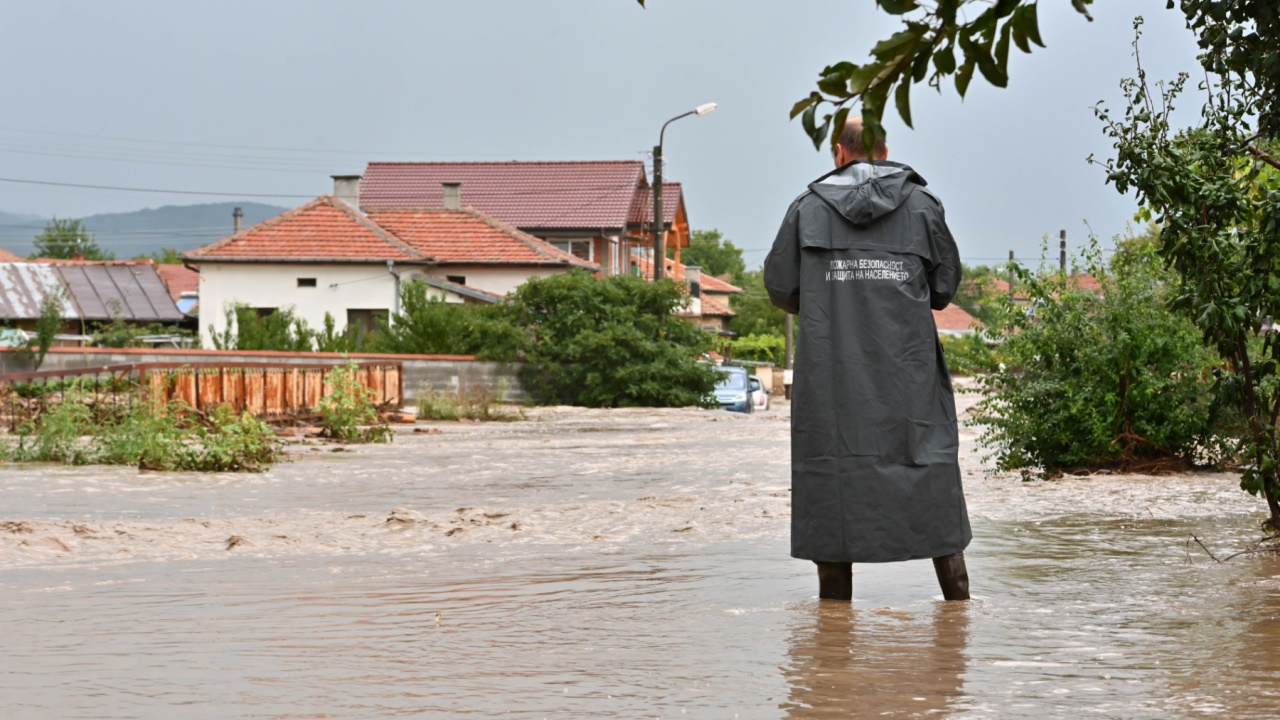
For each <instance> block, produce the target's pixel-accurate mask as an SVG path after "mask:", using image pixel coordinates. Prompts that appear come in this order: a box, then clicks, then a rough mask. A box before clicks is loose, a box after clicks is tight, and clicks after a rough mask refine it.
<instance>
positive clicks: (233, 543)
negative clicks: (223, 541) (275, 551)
mask: <svg viewBox="0 0 1280 720" xmlns="http://www.w3.org/2000/svg"><path fill="white" fill-rule="evenodd" d="M252 544H253V543H252V542H249V538H247V537H245V536H243V535H232V536H231V537H229V538H227V549H228V550H230V549H231V548H235V547H240V546H241V545H252Z"/></svg>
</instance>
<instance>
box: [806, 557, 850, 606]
mask: <svg viewBox="0 0 1280 720" xmlns="http://www.w3.org/2000/svg"><path fill="white" fill-rule="evenodd" d="M814 564H816V565H817V566H818V597H819V598H822V599H824V600H852V599H853V563H839V562H818V561H816V560H815V561H814Z"/></svg>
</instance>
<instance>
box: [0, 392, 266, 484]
mask: <svg viewBox="0 0 1280 720" xmlns="http://www.w3.org/2000/svg"><path fill="white" fill-rule="evenodd" d="M105 397H106V398H107V399H105V400H102V399H98V398H96V397H93V396H91V395H90V393H89V392H88V390H87V389H86V388H84V387H78V386H72V387H70V388H68V389H67V390H65V391H64V392H63V394H62V397H61V398H60V399H58V400H56V402H52V403H51V404H50V405H49V406H48V408H47V409H46V410H45V411H44V412H43V413H41V414H39V415H37V416H36V417H34V418H32V419H29V420H26V421H24V422H23V423H22V424H20V425H19V427H18V429H17V432H16V434H17V441H16V442H13V443H0V457H3V459H6V460H10V461H15V462H59V463H64V464H68V465H89V464H106V465H132V466H135V467H139V468H142V469H146V470H193V471H199V472H262V471H265V470H267V469H269V467H270V465H271V464H272V463H274V462H277V461H279V460H280V459H282V458H283V457H284V453H283V449H282V446H281V444H280V441H279V440H277V439H276V436H275V433H274V432H273V431H272V430H271V428H270V427H268V426H267V424H266V423H263V422H261V421H259V420H257V419H256V418H254V417H253V416H252V415H250V414H249V413H243V414H240V415H237V414H236V413H235V412H233V411H232V410H231V409H230V408H227V407H226V406H221V407H219V408H217V409H215V410H214V411H212V412H210V413H209V414H208V415H205V414H202V413H200V412H198V411H196V410H194V409H193V408H191V407H189V406H188V405H186V404H184V403H182V402H180V401H174V402H171V403H169V404H168V405H165V406H163V407H156V406H155V405H154V404H153V403H152V402H151V400H149V399H148V398H147V397H145V395H144V394H143V393H142V391H141V389H135V390H134V391H133V392H128V393H124V394H115V395H109V396H105ZM50 400H53V398H50Z"/></svg>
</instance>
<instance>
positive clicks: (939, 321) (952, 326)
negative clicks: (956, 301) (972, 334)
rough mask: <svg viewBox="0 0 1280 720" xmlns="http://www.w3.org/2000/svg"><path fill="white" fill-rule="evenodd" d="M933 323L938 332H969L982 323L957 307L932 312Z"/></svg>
mask: <svg viewBox="0 0 1280 720" xmlns="http://www.w3.org/2000/svg"><path fill="white" fill-rule="evenodd" d="M933 323H934V325H936V326H937V328H938V329H939V330H953V331H954V330H971V329H974V328H979V327H982V323H981V322H980V321H979V320H978V319H977V318H975V317H974V316H972V315H970V314H969V311H967V310H965V309H964V308H962V307H960V306H959V305H948V306H946V307H945V308H943V309H941V310H934V311H933Z"/></svg>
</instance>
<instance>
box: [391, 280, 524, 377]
mask: <svg viewBox="0 0 1280 720" xmlns="http://www.w3.org/2000/svg"><path fill="white" fill-rule="evenodd" d="M524 338H525V335H524V332H523V331H521V330H520V329H519V328H517V327H516V326H515V325H513V324H512V323H511V321H510V319H509V318H508V316H507V311H506V309H505V308H504V307H503V306H501V305H466V304H462V303H447V302H445V301H444V300H443V299H440V298H430V297H427V286H426V285H425V284H424V283H422V282H418V281H413V282H408V283H405V284H404V286H403V287H402V288H401V290H400V312H399V313H397V314H396V315H395V317H394V319H393V320H392V322H391V325H390V327H387V328H385V329H384V330H383V331H382V332H380V333H378V335H377V337H376V339H375V341H374V349H375V350H376V351H378V352H385V353H400V354H412V355H475V356H477V357H479V358H481V359H484V360H512V359H514V358H515V357H516V356H517V354H518V353H519V352H520V350H521V349H523V347H524Z"/></svg>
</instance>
